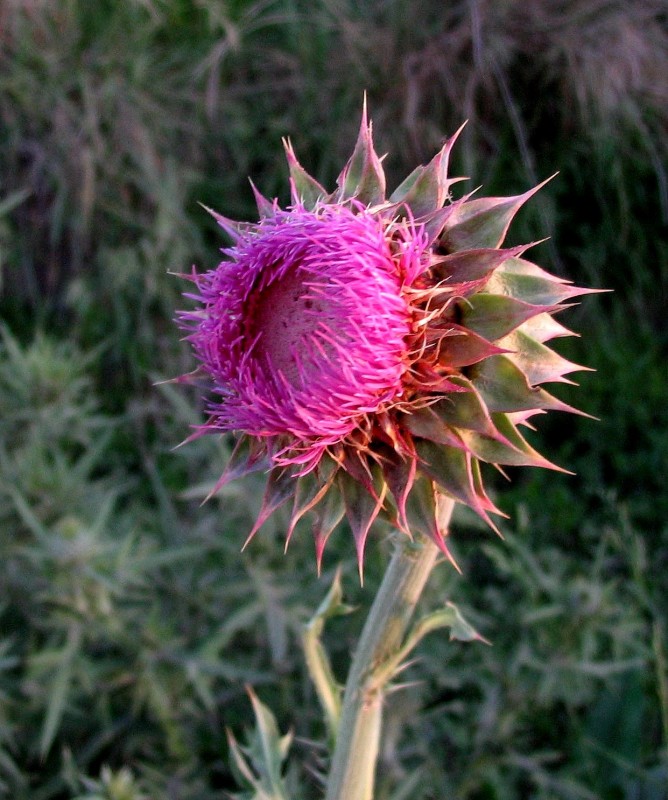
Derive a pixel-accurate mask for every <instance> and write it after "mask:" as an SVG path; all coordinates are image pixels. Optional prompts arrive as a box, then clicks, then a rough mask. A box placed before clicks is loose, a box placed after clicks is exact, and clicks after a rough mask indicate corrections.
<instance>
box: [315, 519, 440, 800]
mask: <svg viewBox="0 0 668 800" xmlns="http://www.w3.org/2000/svg"><path fill="white" fill-rule="evenodd" d="M451 513H452V508H450V509H443V510H442V514H441V518H440V522H441V524H442V525H443V526H445V525H447V524H448V522H449V518H450V514H451ZM438 553H439V551H438V548H437V547H436V545H435V544H433V543H432V542H431V541H429V540H427V539H425V538H421V539H420V540H419V541H415V542H412V541H410V540H408V539H407V538H406V537H403V536H402V537H401V538H400V539H399V537H397V541H396V543H395V550H394V554H393V556H392V559H391V561H390V564H389V566H388V568H387V572H386V573H385V576H384V578H383V581H382V583H381V585H380V588H379V590H378V594H377V595H376V598H375V600H374V602H373V605H372V606H371V610H370V611H369V616H368V617H367V620H366V623H365V625H364V629H363V631H362V635H361V637H360V641H359V645H358V647H357V650H356V652H355V656H354V658H353V660H352V664H351V666H350V672H349V673H348V680H347V682H346V688H345V692H344V696H343V707H342V710H341V717H340V720H339V726H338V732H337V738H336V747H335V749H334V756H333V759H332V767H331V770H330V774H329V780H328V784H327V794H326V800H373V789H374V777H375V771H376V761H377V759H378V750H379V743H380V732H381V723H382V712H383V702H384V697H385V689H386V681H387V678H384V679H383V681H382V682H381V680H379V678H378V675H377V674H375V673H376V672H377V671H378V668H379V667H380V666H382V665H383V664H384V663H386V662H387V661H388V660H389V659H391V658H392V656H393V655H395V654H396V653H397V652H398V651H399V649H400V648H401V646H402V644H403V642H404V636H405V634H406V631H407V628H408V625H409V623H410V621H411V618H412V616H413V612H414V610H415V606H416V604H417V602H418V600H419V598H420V595H421V594H422V590H423V589H424V587H425V584H426V583H427V579H428V578H429V575H430V573H431V571H432V569H433V566H434V563H435V561H436V557H437V556H438Z"/></svg>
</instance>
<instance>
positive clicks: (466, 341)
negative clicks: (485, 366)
mask: <svg viewBox="0 0 668 800" xmlns="http://www.w3.org/2000/svg"><path fill="white" fill-rule="evenodd" d="M438 333H439V331H438V330H436V331H434V328H433V327H432V330H431V331H428V333H427V341H429V340H430V339H435V338H436V336H437V334H438ZM440 333H441V334H442V335H441V336H440V341H439V342H438V359H439V363H440V364H442V365H443V366H444V367H449V368H450V369H454V368H457V367H468V366H470V365H471V364H477V363H478V361H482V360H483V359H484V358H489V357H490V356H494V355H500V354H502V353H505V352H506V348H504V347H500V346H499V345H498V344H492V343H491V342H488V341H487V339H485V338H483V337H482V336H480V335H479V334H477V333H474V332H473V331H471V330H469V329H468V328H465V327H464V326H462V325H456V324H454V323H446V326H445V330H443V331H442V332H440ZM429 334H431V336H430V335H429ZM452 377H454V376H452ZM452 377H451V380H452Z"/></svg>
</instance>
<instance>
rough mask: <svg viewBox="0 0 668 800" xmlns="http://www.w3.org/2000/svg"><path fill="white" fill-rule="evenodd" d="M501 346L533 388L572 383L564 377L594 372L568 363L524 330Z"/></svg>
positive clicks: (517, 331)
mask: <svg viewBox="0 0 668 800" xmlns="http://www.w3.org/2000/svg"><path fill="white" fill-rule="evenodd" d="M499 344H502V345H503V347H504V348H506V349H507V350H508V351H509V352H508V353H507V356H508V358H509V359H510V360H511V361H512V362H513V363H514V364H516V365H517V366H518V367H519V368H520V369H521V370H522V372H523V373H524V374H525V375H526V377H527V380H528V381H529V383H530V384H531V385H532V386H535V385H536V384H539V383H550V382H554V383H572V381H569V380H567V379H566V378H564V377H563V376H564V375H568V374H569V373H571V372H577V371H581V370H585V371H588V372H591V371H592V370H591V369H590V367H583V366H581V365H580V364H575V363H574V362H572V361H568V360H567V359H565V358H563V356H560V355H559V354H558V353H555V352H554V350H551V349H550V348H549V347H545V345H544V344H541V343H540V342H538V341H536V339H534V338H532V337H531V336H528V335H527V334H526V333H524V332H523V330H522V328H520V329H518V330H516V331H513V332H512V333H511V334H509V335H508V336H506V337H504V338H503V339H501V340H500V342H499Z"/></svg>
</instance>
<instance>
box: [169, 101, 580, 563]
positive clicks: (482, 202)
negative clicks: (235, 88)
mask: <svg viewBox="0 0 668 800" xmlns="http://www.w3.org/2000/svg"><path fill="white" fill-rule="evenodd" d="M460 130H461V129H460ZM458 133H459V131H458V132H457V133H456V134H455V135H454V136H453V137H451V138H450V139H448V140H447V141H446V142H445V144H444V146H443V148H442V149H441V151H440V152H439V153H438V154H437V155H436V156H435V157H434V159H433V160H432V161H431V162H430V163H429V164H427V165H426V166H420V167H418V168H417V169H415V170H414V171H413V172H412V173H411V174H410V175H409V176H408V177H407V178H406V179H405V180H404V181H403V183H401V185H400V186H399V187H398V188H397V189H396V190H395V191H394V192H393V193H392V194H391V195H390V196H389V197H387V196H386V190H385V175H384V172H383V167H382V164H381V159H380V158H379V157H378V155H377V153H376V152H375V150H374V146H373V142H372V126H371V123H369V122H368V121H367V115H366V108H365V109H364V111H363V115H362V123H361V127H360V132H359V136H358V140H357V144H356V146H355V150H354V152H353V154H352V156H351V158H350V160H349V161H348V163H347V164H346V166H345V168H344V169H343V171H342V172H341V174H340V176H339V178H338V181H337V189H336V190H335V191H334V192H333V193H328V192H327V191H326V190H325V189H324V188H323V187H322V186H321V185H320V184H319V183H318V182H317V181H316V180H315V179H314V178H313V177H311V176H310V175H309V174H308V173H307V172H306V171H305V170H304V168H303V167H302V166H301V165H300V164H299V162H298V161H297V158H296V157H295V154H294V152H293V150H292V147H291V145H290V143H289V142H284V145H285V152H286V157H287V162H288V167H289V171H290V185H291V193H292V204H291V206H290V207H289V208H287V209H281V208H280V207H279V205H278V202H277V201H275V200H274V201H273V202H270V201H269V200H267V199H266V198H264V197H263V196H262V195H261V194H260V193H259V192H258V191H257V190H256V189H255V187H253V189H254V191H255V196H256V200H257V206H258V210H259V215H260V220H259V222H257V223H236V222H233V221H231V220H229V219H227V218H225V217H223V216H221V215H220V214H217V213H216V212H214V211H211V212H210V213H212V214H213V216H214V217H215V219H216V220H217V222H218V223H219V224H220V226H221V227H222V228H223V229H224V230H225V231H226V232H227V234H228V235H229V236H230V237H231V238H232V240H233V244H232V246H231V247H229V248H227V249H225V250H223V254H224V256H225V258H224V260H223V261H222V263H221V264H220V265H219V266H218V267H217V268H215V269H213V270H211V271H209V272H206V273H204V274H197V273H196V272H193V274H192V275H191V276H189V278H190V280H192V281H193V283H194V284H195V287H196V289H197V291H196V292H195V293H192V294H190V295H188V296H189V297H191V298H193V299H194V300H195V301H196V303H197V306H196V308H195V310H193V311H188V312H182V313H181V314H180V321H181V325H182V327H183V328H184V329H186V331H187V337H186V338H187V339H188V340H189V341H190V342H191V344H192V347H193V349H194V352H195V355H196V356H197V358H198V360H199V362H200V367H199V368H198V370H196V371H195V373H193V375H194V376H196V377H197V378H200V377H202V376H205V378H206V380H207V381H208V382H209V384H210V385H211V387H212V395H213V396H212V399H210V401H209V406H208V410H209V419H208V421H207V422H206V423H205V424H204V425H202V426H200V427H199V428H197V429H196V431H195V432H194V434H193V436H192V437H191V438H194V437H197V436H200V435H202V434H206V433H211V432H221V431H236V432H237V433H238V434H239V438H238V441H237V444H236V447H235V449H234V451H233V454H232V456H231V459H230V462H229V464H228V465H227V468H226V469H225V471H224V473H223V474H222V476H221V478H220V480H219V481H218V483H217V484H216V486H215V488H214V490H213V491H214V492H215V491H217V490H218V489H219V488H221V487H222V486H223V485H224V484H225V483H227V482H228V481H230V480H232V479H235V478H238V477H241V476H243V475H246V474H249V473H251V472H254V471H262V470H263V471H266V472H267V473H268V479H267V484H266V489H265V493H264V497H263V501H262V506H261V510H260V512H259V515H258V518H257V520H256V522H255V525H254V526H253V529H252V530H251V532H250V534H249V537H248V540H250V539H251V538H252V537H253V535H254V534H255V533H256V531H257V530H258V529H259V528H260V527H261V526H262V525H263V523H264V522H265V521H266V520H267V519H268V517H269V516H270V515H271V514H272V513H273V512H274V511H276V510H277V509H278V508H279V507H280V506H282V505H283V504H285V503H287V502H289V501H291V503H292V512H291V516H290V522H289V526H288V531H287V537H286V546H287V542H288V541H289V540H290V537H291V536H292V533H293V531H294V529H295V526H296V524H297V522H298V521H299V520H300V519H301V518H302V517H304V515H306V514H310V515H311V516H312V519H313V534H314V537H315V546H316V559H317V564H318V569H319V568H320V563H321V559H322V554H323V550H324V547H325V543H326V542H327V539H328V537H329V535H330V534H331V532H332V531H333V529H334V528H335V527H336V526H337V525H338V523H339V522H340V521H341V520H342V518H343V517H344V515H345V516H346V517H347V519H348V522H349V524H350V528H351V530H352V533H353V536H354V539H355V544H356V550H357V557H358V561H359V564H360V570H361V567H362V563H363V557H364V548H365V542H366V539H367V535H368V532H369V529H370V528H371V525H372V523H373V522H374V520H376V518H377V517H378V516H379V515H381V516H384V517H385V518H387V519H389V520H390V521H391V522H392V523H393V524H394V525H395V526H397V527H398V528H399V529H400V530H402V531H403V532H405V533H406V534H408V535H412V534H414V533H418V532H420V533H423V534H426V535H427V536H429V537H430V538H431V539H432V540H433V541H434V542H435V543H436V544H437V545H438V547H439V548H440V549H441V550H442V551H443V553H444V554H445V555H446V556H448V557H449V558H451V555H450V552H449V550H448V547H447V543H446V539H445V537H446V531H445V530H444V529H443V528H444V526H442V525H441V521H440V507H441V506H442V505H443V502H444V499H446V498H447V499H448V500H452V499H454V500H455V501H457V502H460V503H464V504H465V505H468V506H470V507H471V508H472V509H473V510H474V511H476V512H477V513H478V514H479V515H480V516H481V517H482V518H483V519H484V520H485V521H486V522H487V523H488V524H489V525H490V526H491V527H492V528H494V529H495V530H496V528H495V525H494V523H493V521H492V519H491V518H490V514H500V513H501V512H500V511H499V510H498V509H497V508H496V507H495V506H494V504H493V503H492V501H491V500H490V498H489V496H488V495H487V493H486V491H485V488H484V486H483V481H482V477H481V470H480V463H481V462H488V463H490V464H493V465H495V466H496V467H498V468H499V469H502V467H503V466H504V465H513V466H525V465H526V466H540V467H548V468H552V469H558V467H556V466H555V465H553V464H551V463H550V462H549V461H547V460H546V459H545V458H543V456H541V455H540V454H539V453H538V452H536V450H534V449H533V447H531V445H530V444H529V443H528V442H527V441H526V439H525V438H524V437H523V436H522V434H521V433H520V430H519V428H520V426H522V425H524V426H528V427H531V425H530V424H529V422H528V420H529V418H530V417H532V416H533V415H535V414H540V413H544V412H545V411H549V410H561V411H571V412H573V411H575V409H573V408H571V407H569V406H567V405H565V404H564V403H562V402H561V401H559V400H558V399H556V398H555V397H553V396H552V395H551V394H549V393H548V392H547V391H546V390H545V389H544V388H542V386H541V384H543V383H548V382H566V383H567V382H569V381H568V379H567V378H566V377H565V376H566V375H568V374H569V373H571V372H573V371H575V370H578V369H584V368H583V367H580V366H578V365H577V364H573V363H571V362H569V361H567V360H566V359H564V358H562V357H561V356H559V355H558V354H557V353H555V352H554V351H553V350H551V349H549V348H548V347H547V346H546V344H545V343H546V342H547V341H549V340H550V339H553V338H555V337H558V336H566V335H569V334H570V331H568V330H567V329H566V328H564V327H563V326H562V325H561V324H559V323H558V322H557V321H556V320H555V319H554V317H553V314H554V313H555V312H556V311H558V310H560V309H562V308H564V307H565V306H564V305H563V303H564V301H567V300H570V299H571V298H573V297H575V296H577V295H581V294H584V293H586V292H587V291H590V290H586V289H580V288H577V287H574V286H572V285H571V284H570V283H569V282H567V281H565V280H562V279H560V278H557V277H554V276H552V275H550V274H548V273H547V272H545V271H544V270H542V269H541V268H540V267H538V266H536V265H535V264H532V263H531V262H530V261H527V260H526V259H525V258H524V257H523V254H524V252H525V251H526V250H527V249H528V248H529V247H530V245H524V246H520V247H513V248H504V247H502V244H503V241H504V238H505V235H506V232H507V229H508V227H509V225H510V223H511V221H512V219H513V217H514V216H515V214H516V212H517V211H518V209H519V208H520V207H521V206H522V205H523V204H524V203H525V202H526V201H527V200H528V199H529V198H530V197H531V196H532V195H533V194H534V193H535V192H536V191H537V190H538V189H539V188H540V186H538V187H536V188H534V189H532V190H530V191H528V192H526V193H525V194H522V195H519V196H516V197H481V198H476V197H472V196H471V195H466V196H464V197H462V198H461V199H458V200H452V199H451V196H450V187H451V185H452V184H453V183H455V182H456V181H458V180H461V179H458V178H449V177H448V175H447V169H448V160H449V155H450V151H451V148H452V146H453V144H454V142H455V140H456V138H457V135H458ZM541 186H542V184H541ZM451 560H453V559H452V558H451ZM453 563H454V560H453ZM455 566H456V565H455Z"/></svg>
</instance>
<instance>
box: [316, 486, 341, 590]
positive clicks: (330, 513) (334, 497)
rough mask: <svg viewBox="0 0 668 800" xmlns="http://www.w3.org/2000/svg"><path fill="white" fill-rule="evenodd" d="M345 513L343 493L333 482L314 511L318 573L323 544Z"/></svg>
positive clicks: (320, 567)
mask: <svg viewBox="0 0 668 800" xmlns="http://www.w3.org/2000/svg"><path fill="white" fill-rule="evenodd" d="M344 514H345V503H344V501H343V495H342V494H341V491H340V489H339V486H338V484H337V483H336V482H335V483H333V484H332V486H331V487H330V488H329V491H328V492H327V494H326V495H325V499H324V501H323V502H322V504H321V505H319V506H318V508H317V510H316V511H315V512H314V521H313V539H314V541H315V560H316V565H317V569H318V575H320V571H321V569H322V556H323V553H324V551H325V545H326V544H327V540H328V539H329V537H330V535H331V533H332V531H333V530H334V528H336V526H337V525H338V524H339V522H341V520H342V519H343V516H344Z"/></svg>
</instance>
